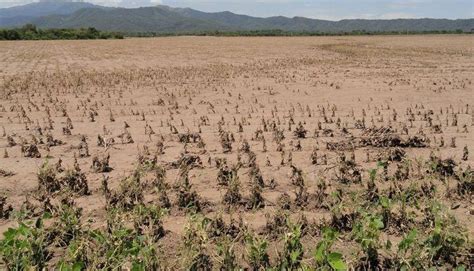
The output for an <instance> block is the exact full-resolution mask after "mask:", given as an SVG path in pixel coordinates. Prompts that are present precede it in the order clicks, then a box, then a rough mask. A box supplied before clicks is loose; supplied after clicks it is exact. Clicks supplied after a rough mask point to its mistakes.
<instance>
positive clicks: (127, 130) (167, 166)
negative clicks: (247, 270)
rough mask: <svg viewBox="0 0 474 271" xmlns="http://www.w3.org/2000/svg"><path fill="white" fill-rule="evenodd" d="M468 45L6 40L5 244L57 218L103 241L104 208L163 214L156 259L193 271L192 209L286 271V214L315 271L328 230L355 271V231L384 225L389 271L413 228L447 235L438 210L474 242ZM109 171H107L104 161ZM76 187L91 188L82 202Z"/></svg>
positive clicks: (2, 62)
mask: <svg viewBox="0 0 474 271" xmlns="http://www.w3.org/2000/svg"><path fill="white" fill-rule="evenodd" d="M473 42H474V37H472V36H469V35H466V36H463V35H444V36H428V35H426V36H387V37H384V36H376V37H295V38H217V37H175V38H156V39H125V40H117V41H116V40H107V41H25V42H21V41H18V42H1V43H0V126H1V128H2V129H3V130H0V133H1V134H0V151H1V153H0V155H1V158H0V170H2V172H1V173H2V175H0V196H1V197H2V200H1V201H0V204H1V206H2V207H1V208H3V211H2V210H1V209H0V211H1V212H0V215H2V212H3V218H2V217H0V232H5V231H6V230H7V229H8V228H9V227H16V226H17V225H18V222H17V221H18V216H24V217H28V218H36V217H38V216H40V214H42V213H43V212H45V211H49V212H51V213H52V214H53V218H52V220H53V222H51V223H53V225H57V224H54V221H55V219H56V218H57V217H58V216H60V214H61V210H62V209H61V207H60V206H63V205H67V206H73V208H77V207H78V208H82V211H81V212H82V213H81V218H80V221H81V223H82V224H84V225H82V224H81V225H82V227H86V226H85V224H88V225H87V227H91V228H98V229H105V228H107V225H108V224H107V221H106V220H107V219H106V218H107V217H108V212H110V210H111V209H114V208H118V209H121V210H125V209H127V208H128V209H129V210H132V209H133V208H134V207H135V206H136V205H147V206H149V205H153V206H160V207H162V208H163V209H165V207H167V208H166V209H168V211H167V214H166V215H164V216H163V217H162V218H160V223H161V222H162V223H163V224H162V227H163V229H164V232H165V234H164V236H160V238H159V240H157V241H156V246H157V247H159V248H160V251H162V252H160V253H161V254H164V255H169V256H176V255H178V257H168V259H165V260H162V263H161V264H162V265H163V266H165V263H164V262H166V266H167V268H170V269H181V268H182V269H185V268H188V267H189V266H186V264H187V262H188V261H187V260H188V258H189V257H191V256H189V255H188V254H186V253H187V252H186V244H188V243H186V242H187V241H189V240H188V239H189V236H188V235H189V234H188V233H189V232H190V231H191V230H190V229H189V226H188V227H186V225H187V224H188V223H189V221H190V216H191V215H190V213H196V212H197V213H198V214H200V215H204V216H205V217H207V218H209V219H211V221H218V220H219V219H218V218H219V217H222V219H223V221H224V224H226V225H227V226H228V227H231V226H234V228H236V231H237V232H245V233H246V234H247V235H249V234H250V233H249V232H252V233H253V234H254V235H255V236H259V237H261V238H267V239H268V240H269V243H270V244H271V245H270V246H269V248H268V253H269V255H270V263H271V265H275V264H277V263H278V262H281V259H282V258H284V257H283V256H282V253H283V252H282V251H283V250H284V247H285V246H284V244H285V238H284V236H285V235H284V233H285V232H287V231H288V230H291V227H290V226H288V225H286V224H287V223H285V222H281V223H280V224H282V225H279V224H278V221H279V220H278V219H277V218H279V216H282V217H284V219H283V220H285V219H286V218H285V217H287V216H288V217H290V218H288V219H286V220H291V221H292V222H294V223H295V224H299V225H303V227H304V229H305V230H304V231H303V232H304V234H303V236H302V243H303V244H304V248H305V250H304V253H303V256H302V259H303V260H302V262H303V263H305V264H309V265H311V264H312V262H313V259H312V256H313V251H314V249H315V248H316V245H317V244H318V242H320V240H321V238H322V237H321V230H320V229H321V228H323V227H325V226H331V227H332V228H335V229H337V231H339V232H340V233H341V236H340V237H339V238H338V239H337V241H336V243H335V245H334V250H339V251H341V252H342V254H343V255H344V261H345V262H346V263H347V264H348V265H349V266H350V267H354V268H356V267H359V268H368V266H367V265H364V264H366V262H367V261H366V260H362V259H364V255H365V254H364V252H363V251H364V248H363V245H362V247H361V245H360V242H358V241H357V240H358V239H357V234H356V233H354V231H355V229H354V228H355V225H357V223H362V224H363V223H365V222H364V221H367V220H370V219H371V218H370V214H372V215H373V214H380V217H381V219H382V220H383V222H384V224H385V225H384V226H383V227H382V228H380V229H378V230H379V231H380V236H377V238H376V239H377V248H378V249H379V256H378V258H379V259H380V261H379V262H378V264H379V266H382V265H383V264H385V267H387V266H389V265H388V264H389V263H387V262H388V261H384V259H385V260H386V259H390V258H393V255H392V256H391V254H390V253H389V252H386V251H385V250H384V251H382V249H381V247H382V246H383V247H385V245H386V243H387V240H390V241H391V242H392V243H393V247H394V248H392V249H387V251H394V252H393V253H395V254H396V253H397V245H396V244H398V242H399V241H400V240H401V239H403V238H404V236H406V234H407V233H408V232H410V230H411V229H414V228H417V229H418V237H419V239H420V240H425V239H426V238H429V237H430V236H431V235H430V234H433V233H432V232H433V229H434V228H435V224H436V223H435V222H436V221H438V220H436V219H434V218H433V217H437V216H438V213H433V212H434V211H429V210H432V209H433V208H434V207H433V206H434V205H435V203H434V202H436V203H438V202H439V203H442V205H443V206H445V209H446V210H444V209H443V212H444V211H445V212H446V213H447V215H453V216H454V217H455V219H456V221H457V223H456V224H455V225H454V226H453V225H451V226H453V227H454V228H455V229H456V231H459V236H464V237H463V238H465V239H466V240H467V239H471V240H472V234H473V233H474V227H473V215H474V209H473V207H472V206H473V205H472V204H473V197H472V196H473V187H474V186H473V176H474V175H473V173H472V169H471V168H472V167H473V165H474V108H473V107H474V86H473V83H472V80H473V78H474V46H473V45H474V43H473ZM28 156H29V157H28ZM107 156H109V157H110V159H109V164H108V166H109V168H107V165H105V166H104V165H103V164H101V162H102V161H99V160H101V159H106V158H107ZM95 158H98V160H97V161H98V163H95V166H94V162H93V161H94V159H95ZM75 159H77V164H76V166H75ZM221 159H226V162H222V163H223V164H221V165H219V162H220V161H221ZM450 159H451V160H450ZM59 160H61V161H62V164H61V166H59V165H58V164H57V163H58V161H59ZM45 161H47V164H48V165H47V166H43V164H44V163H45ZM105 164H106V163H105ZM75 167H76V169H75ZM77 167H79V168H77ZM377 168H378V169H377ZM79 169H80V170H79ZM371 169H377V173H376V175H375V176H373V179H371V176H370V174H369V170H371ZM63 170H66V171H64V172H63ZM233 170H234V171H233ZM161 171H166V176H165V177H163V176H161V175H160V172H161ZM39 172H40V173H41V172H43V174H40V176H38V174H39ZM45 172H46V173H45ZM81 174H82V175H81ZM45 175H46V176H49V177H51V178H46V177H45V178H43V179H41V176H43V177H44V176H45ZM63 175H65V176H63ZM68 176H69V177H68ZM70 176H75V177H77V176H82V177H83V178H82V179H85V180H86V183H87V189H86V188H84V186H80V185H77V182H78V180H77V178H79V177H77V178H76V179H74V178H72V177H70ZM219 176H221V177H220V178H219ZM229 176H230V177H229ZM71 179H72V181H70V180H71ZM79 179H81V178H79ZM137 179H138V180H137ZM237 179H238V180H237ZM262 179H263V183H261V182H260V181H259V180H262ZM42 180H43V181H42ZM104 180H106V181H104ZM130 180H132V181H130ZM105 183H107V188H105ZM77 186H80V187H79V188H77ZM137 187H138V188H137ZM235 187H237V188H236V189H234V188H235ZM232 189H234V190H232ZM86 190H87V191H86ZM104 190H105V192H104ZM131 190H133V191H135V190H137V191H138V192H136V191H135V192H136V194H133V195H130V193H128V194H127V192H126V191H131ZM229 191H230V192H232V191H233V192H235V191H237V192H239V193H240V196H239V195H238V194H239V193H234V194H232V193H230V192H229ZM114 193H115V195H114ZM117 195H118V196H117ZM229 195H230V196H233V197H231V198H230V199H229V197H228V196H229ZM114 196H116V197H115V198H114ZM65 198H66V199H68V200H69V201H72V200H73V201H74V203H71V202H67V201H68V200H66V199H65ZM116 198H118V199H116ZM164 198H168V199H169V203H170V204H169V205H167V204H165V203H166V200H164ZM114 199H115V201H116V202H115V201H114ZM386 199H388V201H390V202H391V204H390V205H393V207H390V208H391V209H390V208H389V209H390V210H389V211H388V213H389V214H390V215H389V216H390V217H392V218H391V220H390V219H387V218H386V214H387V207H386V206H385V205H383V204H382V203H381V202H385V200H386ZM61 201H62V203H61ZM117 202H118V203H117ZM9 206H11V208H12V209H13V211H7V209H8V207H9ZM58 206H59V207H58ZM384 208H385V209H384ZM129 210H127V211H123V213H125V214H123V213H121V215H123V217H122V220H121V221H126V222H125V224H127V222H130V223H131V221H132V220H133V219H132V218H130V217H128V216H127V215H128V214H129V213H133V212H135V211H133V210H134V209H133V210H132V211H129ZM384 212H385V213H384ZM439 212H441V211H439ZM18 213H21V215H19V214H18ZM384 214H385V216H384ZM430 217H432V218H431V220H430ZM231 218H232V219H231ZM193 219H198V218H195V217H194V218H193ZM191 220H192V219H191ZM389 220H390V221H392V222H390V221H389ZM393 221H395V222H393ZM194 223H196V222H194ZM229 223H230V225H231V226H229ZM446 223H447V222H446ZM109 224H110V223H109ZM132 224H133V223H132ZM211 224H212V223H211ZM362 224H361V225H362ZM364 225H365V224H364ZM364 225H363V226H364ZM443 225H444V226H443V227H444V229H446V230H447V229H449V231H453V230H452V228H450V226H449V227H448V226H447V225H445V224H443ZM109 226H110V225H109ZM227 226H226V227H227ZM365 226H366V225H365ZM223 227H224V226H223ZM131 228H133V226H132V227H131ZM191 228H192V227H191ZM196 231H197V230H196ZM205 231H206V237H207V238H205V239H206V240H205V241H202V240H201V241H202V242H201V243H205V244H201V243H200V245H202V246H203V248H201V247H200V249H202V250H203V251H207V252H206V253H207V254H206V253H204V254H206V255H210V258H211V259H212V262H213V268H215V269H218V268H219V266H220V265H219V264H218V263H219V260H218V259H220V258H221V256H219V255H220V254H219V253H217V252H216V251H215V250H214V248H213V247H214V245H215V244H216V243H218V241H216V240H218V239H216V238H217V237H212V236H211V234H210V233H209V231H210V230H209V229H206V230H205ZM224 232H225V231H224ZM275 234H276V236H273V235H275ZM456 234H457V232H456ZM224 235H227V236H230V235H231V234H229V233H227V234H224ZM247 235H246V236H247ZM187 238H188V239H187ZM233 238H235V240H237V241H235V242H236V243H237V244H239V245H236V249H235V250H236V252H235V253H236V255H237V256H236V258H237V260H236V261H237V262H238V263H239V265H240V266H243V267H249V266H252V264H251V263H250V262H251V260H249V256H248V255H247V254H248V249H246V248H248V238H241V239H239V234H236V235H235V236H233ZM374 238H375V237H374ZM53 239H54V238H53ZM53 239H52V241H51V242H52V243H54V242H56V241H57V240H56V239H54V240H53ZM192 240H194V239H192ZM219 240H220V239H219ZM245 240H247V241H245ZM192 242H195V241H192ZM469 242H470V241H467V242H465V243H464V245H463V246H464V247H463V248H456V249H459V253H458V254H456V253H457V251H458V250H455V251H456V252H453V253H454V254H455V255H454V256H453V255H450V256H449V257H447V258H446V259H444V258H443V257H441V256H439V255H437V256H438V258H440V259H439V260H438V259H436V260H433V259H434V258H436V255H435V256H433V255H431V254H430V255H428V256H426V255H425V256H426V257H427V258H430V259H431V260H430V263H431V264H432V265H435V266H436V265H438V266H455V265H458V264H464V265H466V264H469V262H467V261H466V258H470V260H472V254H471V253H472V247H471V249H469V248H466V246H469V245H470V244H472V243H469ZM420 243H422V242H421V241H420ZM66 246H67V244H66V245H63V246H58V245H50V246H48V247H49V251H50V255H49V259H50V260H48V265H49V266H50V267H53V266H55V264H57V263H58V261H59V260H60V259H64V258H65V257H66V258H67V255H66V254H67V253H65V247H66ZM443 249H444V250H445V249H446V248H445V247H443ZM427 253H428V254H429V252H427ZM467 255H470V256H467ZM425 256H423V257H425ZM419 257H420V259H421V258H422V256H419ZM163 258H166V257H163ZM191 258H192V257H191ZM441 258H443V259H441ZM68 260H69V261H72V262H73V261H74V259H72V260H71V259H68ZM4 261H5V260H4ZM189 261H191V262H192V261H193V259H191V260H189ZM184 262H186V263H185V264H183V263H184ZM101 264H102V265H96V266H95V267H96V268H98V267H104V266H107V264H104V263H101ZM262 266H263V265H262ZM413 266H416V265H415V264H414V263H412V267H413ZM293 267H294V268H296V267H295V266H292V267H291V268H293ZM372 267H373V266H372ZM391 267H394V266H391ZM89 268H93V267H92V266H89ZM287 268H290V267H288V266H287Z"/></svg>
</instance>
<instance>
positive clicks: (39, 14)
mask: <svg viewBox="0 0 474 271" xmlns="http://www.w3.org/2000/svg"><path fill="white" fill-rule="evenodd" d="M27 23H32V24H35V25H36V26H38V27H40V28H83V27H94V28H96V29H98V30H104V31H118V32H128V33H136V32H154V33H184V32H185V33H192V32H205V31H217V30H219V31H249V30H276V29H278V30H282V31H296V32H301V31H306V32H325V33H335V32H350V31H355V30H365V31H369V32H385V31H443V30H446V31H453V30H462V31H464V32H470V31H472V30H473V29H474V19H458V20H448V19H429V18H424V19H394V20H364V19H350V20H340V21H328V20H318V19H309V18H304V17H293V18H288V17H283V16H276V17H268V18H259V17H252V16H247V15H239V14H235V13H232V12H228V11H224V12H214V13H209V12H202V11H198V10H194V9H190V8H172V7H168V6H163V5H158V6H154V7H141V8H133V9H127V8H112V7H103V6H98V5H94V4H91V3H85V2H69V1H68V2H62V1H53V2H49V1H45V2H39V3H32V4H27V5H23V6H16V7H11V8H4V9H0V27H3V28H5V27H16V26H21V25H24V24H27Z"/></svg>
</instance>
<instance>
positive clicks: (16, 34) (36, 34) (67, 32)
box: [0, 24, 124, 40]
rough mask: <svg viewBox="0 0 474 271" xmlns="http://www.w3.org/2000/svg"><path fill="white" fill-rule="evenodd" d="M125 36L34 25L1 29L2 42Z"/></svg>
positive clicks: (84, 29) (81, 29) (116, 37)
mask: <svg viewBox="0 0 474 271" xmlns="http://www.w3.org/2000/svg"><path fill="white" fill-rule="evenodd" d="M123 37H124V36H123V34H121V33H116V32H104V31H99V30H97V29H95V28H93V27H89V28H80V29H40V28H37V27H36V26H35V25H33V24H27V25H25V26H23V27H20V28H12V29H0V40H88V39H123Z"/></svg>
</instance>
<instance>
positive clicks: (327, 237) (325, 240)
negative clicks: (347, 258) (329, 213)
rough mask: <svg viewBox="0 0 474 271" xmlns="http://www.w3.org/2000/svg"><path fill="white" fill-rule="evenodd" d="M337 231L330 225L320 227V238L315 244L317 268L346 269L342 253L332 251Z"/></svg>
mask: <svg viewBox="0 0 474 271" xmlns="http://www.w3.org/2000/svg"><path fill="white" fill-rule="evenodd" d="M337 235H338V232H337V231H336V230H334V229H332V228H330V227H324V228H323V229H322V239H321V241H320V242H319V243H318V244H317V246H316V251H315V252H314V260H315V262H316V268H318V270H347V266H346V264H345V262H344V259H343V257H342V254H341V253H339V252H336V251H332V250H331V247H332V245H333V244H334V242H335V241H336V239H337Z"/></svg>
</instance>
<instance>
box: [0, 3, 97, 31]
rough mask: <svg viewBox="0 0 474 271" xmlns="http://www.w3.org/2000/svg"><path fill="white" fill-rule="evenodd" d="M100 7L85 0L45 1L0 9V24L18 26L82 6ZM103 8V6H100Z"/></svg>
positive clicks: (69, 12) (67, 12)
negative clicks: (77, 0) (75, 0)
mask: <svg viewBox="0 0 474 271" xmlns="http://www.w3.org/2000/svg"><path fill="white" fill-rule="evenodd" d="M92 7H97V8H98V7H100V6H96V5H94V4H91V3H85V2H62V1H45V2H38V3H31V4H27V5H23V6H16V7H10V8H2V9H0V26H1V27H8V26H18V25H22V24H26V23H30V22H31V21H33V20H34V19H37V18H39V17H42V16H48V15H53V14H54V15H68V14H71V13H74V12H76V11H78V10H80V9H83V8H92ZM102 8H103V7H102Z"/></svg>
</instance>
